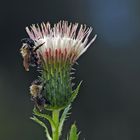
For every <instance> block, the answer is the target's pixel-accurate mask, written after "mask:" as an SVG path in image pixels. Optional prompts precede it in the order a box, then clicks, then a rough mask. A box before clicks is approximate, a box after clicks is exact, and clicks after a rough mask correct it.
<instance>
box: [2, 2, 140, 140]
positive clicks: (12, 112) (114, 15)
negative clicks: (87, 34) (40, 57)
mask: <svg viewBox="0 0 140 140" xmlns="http://www.w3.org/2000/svg"><path fill="white" fill-rule="evenodd" d="M59 20H68V21H71V22H79V23H85V24H87V25H88V26H92V27H94V32H93V33H92V35H91V36H93V35H94V34H95V33H97V34H98V38H97V39H96V41H95V43H94V44H93V45H91V47H90V48H89V49H88V51H87V52H86V53H85V54H84V55H83V56H82V57H81V58H80V59H79V60H78V63H79V65H78V66H76V68H77V71H76V77H77V80H76V83H78V82H79V81H80V80H84V82H83V84H82V87H81V91H80V94H79V96H78V98H77V100H76V101H75V103H74V104H73V108H72V112H73V113H72V115H71V117H70V118H69V120H68V122H67V123H66V126H65V132H66V131H68V128H69V124H70V123H72V122H73V121H75V120H76V122H77V125H78V128H79V130H81V131H82V133H81V139H83V138H86V140H139V139H140V1H139V0H22V1H21V0H11V1H10V0H1V1H0V140H45V137H44V133H43V129H42V128H41V127H40V126H38V125H37V124H35V123H34V122H32V121H31V120H29V117H30V116H32V108H33V104H32V103H31V101H30V96H29V94H28V93H29V88H28V87H29V85H30V83H31V82H32V80H33V79H35V78H36V75H37V74H36V72H34V70H31V71H30V72H25V70H24V68H23V66H22V58H21V56H20V54H19V48H20V47H21V43H20V40H21V39H22V38H24V37H27V34H26V32H25V30H24V29H25V27H26V26H27V25H30V24H32V23H41V22H42V21H50V22H51V23H55V22H58V21H59ZM65 136H66V133H65Z"/></svg>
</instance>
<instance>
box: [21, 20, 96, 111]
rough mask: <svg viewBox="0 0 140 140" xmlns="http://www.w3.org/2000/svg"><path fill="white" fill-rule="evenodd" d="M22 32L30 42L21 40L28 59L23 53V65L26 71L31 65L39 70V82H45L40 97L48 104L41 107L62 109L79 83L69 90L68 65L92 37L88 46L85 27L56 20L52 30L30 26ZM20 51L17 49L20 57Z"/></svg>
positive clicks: (83, 50) (87, 32)
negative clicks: (26, 34) (26, 50)
mask: <svg viewBox="0 0 140 140" xmlns="http://www.w3.org/2000/svg"><path fill="white" fill-rule="evenodd" d="M26 31H27V33H28V35H29V37H30V39H24V42H23V43H24V45H27V46H29V48H30V49H29V50H30V52H29V53H28V55H29V56H28V55H27V54H26V56H28V57H26V62H25V59H24V66H26V67H25V68H26V69H27V70H29V69H28V67H27V66H29V65H33V64H34V63H35V64H36V65H38V67H39V68H40V71H41V76H40V77H41V78H40V81H41V82H43V83H45V84H44V87H43V90H42V93H40V94H42V96H43V98H45V99H46V100H47V101H48V102H49V103H50V104H46V103H45V105H44V106H45V108H46V109H54V108H55V109H56V108H57V109H58V108H64V107H65V106H67V105H68V104H69V103H70V102H72V101H73V100H74V98H75V96H76V95H77V92H78V90H79V87H80V84H79V85H78V86H77V88H76V89H75V90H73V89H72V87H73V84H72V81H71V79H72V75H71V70H72V65H73V64H74V63H75V62H76V60H77V59H78V58H79V57H80V56H81V55H82V54H83V53H84V52H85V51H86V50H87V48H88V47H89V46H90V45H91V44H92V43H93V42H94V40H95V39H96V35H95V36H94V38H93V39H92V40H91V41H90V42H89V43H88V38H89V35H90V34H91V32H92V28H91V27H90V28H88V27H86V25H81V26H80V27H79V26H78V23H75V24H72V23H70V24H68V22H67V21H63V22H61V21H60V22H58V23H57V24H54V26H53V27H51V25H50V23H46V24H45V23H41V25H40V26H39V25H38V24H37V25H32V26H30V27H26ZM30 42H31V43H32V44H31V45H30ZM26 43H27V44H26ZM26 49H27V47H26ZM23 52H24V51H23V49H21V53H22V56H23V58H24V54H23ZM27 58H28V60H27ZM33 60H34V61H33ZM32 62H33V63H32ZM26 63H28V64H29V65H27V64H26ZM32 87H33V85H32V86H31V88H32ZM32 92H33V91H32ZM32 92H31V94H33V93H32Z"/></svg>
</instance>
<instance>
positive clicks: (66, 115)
mask: <svg viewBox="0 0 140 140" xmlns="http://www.w3.org/2000/svg"><path fill="white" fill-rule="evenodd" d="M70 109H71V104H70V105H68V106H67V107H66V108H65V109H64V111H63V113H62V116H61V118H60V123H59V135H61V132H62V128H63V124H64V121H65V120H66V119H67V118H68V116H69V114H70V113H68V112H69V110H70Z"/></svg>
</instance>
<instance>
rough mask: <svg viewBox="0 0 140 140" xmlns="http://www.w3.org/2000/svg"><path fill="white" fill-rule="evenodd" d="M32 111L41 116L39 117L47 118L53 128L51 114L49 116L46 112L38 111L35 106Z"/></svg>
mask: <svg viewBox="0 0 140 140" xmlns="http://www.w3.org/2000/svg"><path fill="white" fill-rule="evenodd" d="M33 113H34V115H36V116H38V117H41V118H44V119H46V120H48V121H49V122H50V124H51V126H52V127H53V128H55V123H54V121H53V120H52V118H51V116H49V115H47V114H42V113H40V112H39V111H38V110H37V109H36V108H34V109H33Z"/></svg>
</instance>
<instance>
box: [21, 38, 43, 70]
mask: <svg viewBox="0 0 140 140" xmlns="http://www.w3.org/2000/svg"><path fill="white" fill-rule="evenodd" d="M21 42H22V43H23V45H22V47H21V49H20V52H21V54H22V57H23V66H24V68H25V70H26V71H29V66H33V67H34V66H38V56H37V53H36V51H37V49H39V48H40V47H41V46H42V45H43V44H44V43H42V44H40V45H38V46H35V43H34V41H33V40H32V39H30V38H24V39H22V40H21Z"/></svg>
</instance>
